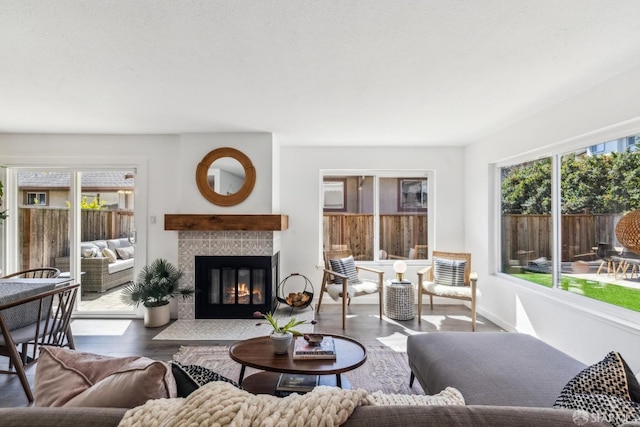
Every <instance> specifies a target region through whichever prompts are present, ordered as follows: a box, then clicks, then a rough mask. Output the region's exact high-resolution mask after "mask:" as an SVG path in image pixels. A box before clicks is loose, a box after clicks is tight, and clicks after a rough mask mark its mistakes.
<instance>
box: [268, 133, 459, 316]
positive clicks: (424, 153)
mask: <svg viewBox="0 0 640 427" xmlns="http://www.w3.org/2000/svg"><path fill="white" fill-rule="evenodd" d="M280 151H281V156H280V162H281V165H280V166H281V167H280V192H281V200H280V202H281V208H282V209H281V210H282V213H284V214H288V215H289V229H288V230H286V231H283V232H281V239H282V249H281V253H280V255H281V256H280V264H281V278H284V277H286V276H288V275H289V274H291V273H300V274H303V275H305V276H307V277H308V278H309V279H310V280H311V282H312V283H313V285H314V287H315V289H316V292H318V291H319V289H320V284H321V279H322V271H321V270H319V269H318V268H317V267H316V266H317V265H318V264H320V263H321V257H322V254H321V250H322V249H321V248H322V244H321V241H320V239H321V234H320V225H321V211H320V188H321V185H320V171H321V170H323V169H350V170H354V169H356V170H372V169H379V170H382V169H412V170H434V171H435V180H436V186H435V188H436V191H435V194H434V195H433V197H435V212H430V213H429V221H435V225H436V229H435V239H436V240H435V247H437V248H438V249H440V250H460V249H462V248H463V245H464V240H465V238H464V236H465V230H464V227H463V224H464V211H465V208H466V206H465V200H464V197H463V196H462V194H463V184H464V163H463V162H464V149H463V148H461V147H453V148H434V147H366V148H364V147H300V146H283V147H281V148H280ZM378 267H379V268H383V269H384V270H385V271H386V275H385V277H387V278H391V277H393V272H392V267H391V261H387V262H386V263H382V264H379V265H378ZM416 270H417V268H416V267H410V268H409V270H408V272H407V277H408V278H411V280H414V281H415V280H416V274H415V273H416ZM375 298H377V297H376V296H373V297H368V296H367V297H360V298H356V299H354V300H353V301H352V304H355V303H371V302H372V299H373V302H375ZM326 300H328V301H327V302H330V301H331V299H330V298H326ZM324 301H325V300H323V304H324ZM448 301H449V303H452V300H448Z"/></svg>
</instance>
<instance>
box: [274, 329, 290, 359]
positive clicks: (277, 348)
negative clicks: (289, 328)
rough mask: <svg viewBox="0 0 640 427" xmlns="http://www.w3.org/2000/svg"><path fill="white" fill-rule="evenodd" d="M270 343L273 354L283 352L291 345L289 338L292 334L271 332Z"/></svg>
mask: <svg viewBox="0 0 640 427" xmlns="http://www.w3.org/2000/svg"><path fill="white" fill-rule="evenodd" d="M269 337H271V343H272V344H273V351H274V353H275V354H285V353H287V351H289V347H290V346H291V339H292V338H293V334H292V333H291V332H272V333H271V335H269Z"/></svg>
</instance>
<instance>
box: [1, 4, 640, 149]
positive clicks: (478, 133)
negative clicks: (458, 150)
mask: <svg viewBox="0 0 640 427" xmlns="http://www.w3.org/2000/svg"><path fill="white" fill-rule="evenodd" d="M639 21H640V2H639V1H636V0H628V1H625V0H562V1H558V0H473V1H471V0H468V1H460V0H457V1H456V0H422V1H418V0H414V1H411V0H316V1H311V0H309V1H306V0H286V1H283V0H281V1H277V0H275V1H271V0H226V1H220V0H201V1H194V0H180V1H179V0H172V1H170V0H136V1H133V0H110V1H104V0H66V1H63V0H46V1H42V0H0V132H4V133H7V132H30V133H153V134H155V133H163V134H164V133H189V132H247V131H249V132H270V133H273V134H274V136H275V138H276V139H277V140H278V141H280V142H282V143H283V144H328V145H331V144H367V145H378V144H385V145H386V144H426V145H464V144H467V143H469V142H472V141H474V140H477V139H478V138H481V137H483V136H487V135H489V134H491V133H493V132H496V131H497V130H499V129H501V128H503V127H505V126H507V125H509V124H512V123H514V122H516V121H518V120H521V119H523V118H525V117H527V116H529V115H531V114H534V113H536V112H538V111H540V110H542V109H544V108H547V107H549V106H551V105H553V104H555V103H557V102H559V101H561V100H563V99H566V98H568V97H570V96H572V95H575V94H576V93H579V92H581V91H584V90H586V89H588V88H590V87H592V86H594V85H596V84H598V83H600V82H602V81H605V80H607V79H609V78H611V77H613V76H615V75H617V74H620V73H622V72H624V71H626V70H629V69H631V68H633V67H636V66H639V65H640V25H638V22H639Z"/></svg>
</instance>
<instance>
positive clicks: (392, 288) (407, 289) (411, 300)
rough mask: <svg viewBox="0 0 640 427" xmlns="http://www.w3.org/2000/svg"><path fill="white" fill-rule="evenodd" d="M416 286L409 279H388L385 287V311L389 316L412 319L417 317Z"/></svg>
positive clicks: (396, 318) (397, 318) (391, 317)
mask: <svg viewBox="0 0 640 427" xmlns="http://www.w3.org/2000/svg"><path fill="white" fill-rule="evenodd" d="M415 301H416V288H415V286H414V285H413V283H411V282H409V281H404V282H397V281H395V280H387V281H386V282H385V289H384V311H385V314H386V315H387V317H388V318H390V319H394V320H410V319H413V318H414V317H416V306H415Z"/></svg>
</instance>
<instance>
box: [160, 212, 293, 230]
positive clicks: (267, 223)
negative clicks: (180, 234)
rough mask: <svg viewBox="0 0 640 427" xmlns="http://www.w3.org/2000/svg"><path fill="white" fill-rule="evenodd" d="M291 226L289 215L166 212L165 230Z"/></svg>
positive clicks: (256, 228) (280, 228)
mask: <svg viewBox="0 0 640 427" xmlns="http://www.w3.org/2000/svg"><path fill="white" fill-rule="evenodd" d="M288 227H289V216H288V215H277V214H275V215H261V214H253V215H200V214H166V215H165V216H164V229H165V230H194V231H195V230H198V231H222V230H244V231H281V230H286V229H287V228H288Z"/></svg>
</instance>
